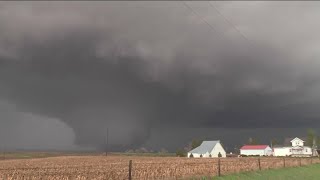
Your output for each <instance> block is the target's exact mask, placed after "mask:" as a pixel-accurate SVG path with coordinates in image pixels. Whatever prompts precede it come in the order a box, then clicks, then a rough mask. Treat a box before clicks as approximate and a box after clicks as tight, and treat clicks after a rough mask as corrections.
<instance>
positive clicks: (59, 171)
mask: <svg viewBox="0 0 320 180" xmlns="http://www.w3.org/2000/svg"><path fill="white" fill-rule="evenodd" d="M129 160H132V179H179V178H184V177H203V176H216V175H218V172H219V168H218V164H219V162H218V159H211V158H199V159H193V158H191V159H190V158H177V157H132V156H131V157H129V156H109V157H104V156H67V157H50V158H43V159H20V160H3V161H0V178H1V179H128V177H129ZM259 161H260V162H259ZM319 162H320V160H319V159H316V158H314V159H311V158H304V159H299V158H286V159H284V158H260V159H259V158H224V159H220V173H221V174H222V175H224V174H230V173H235V172H241V171H252V170H259V164H260V168H261V169H270V168H283V167H292V166H300V165H307V164H311V163H319Z"/></svg>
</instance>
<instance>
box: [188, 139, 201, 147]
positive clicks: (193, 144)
mask: <svg viewBox="0 0 320 180" xmlns="http://www.w3.org/2000/svg"><path fill="white" fill-rule="evenodd" d="M202 142H203V140H200V139H193V140H192V142H191V148H192V149H194V148H196V147H198V146H200V145H201V143H202Z"/></svg>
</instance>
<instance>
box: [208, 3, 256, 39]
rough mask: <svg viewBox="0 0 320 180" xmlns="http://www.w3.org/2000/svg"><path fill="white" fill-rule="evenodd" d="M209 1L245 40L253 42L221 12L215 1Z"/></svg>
mask: <svg viewBox="0 0 320 180" xmlns="http://www.w3.org/2000/svg"><path fill="white" fill-rule="evenodd" d="M208 3H209V5H210V6H211V7H213V8H214V9H215V10H216V11H217V13H218V14H219V15H220V16H221V17H222V18H223V19H224V20H225V21H226V22H227V23H228V24H229V25H231V26H232V27H233V29H235V30H236V31H237V32H238V33H239V34H240V35H241V37H242V38H243V39H244V40H246V41H247V42H249V43H250V44H252V42H251V41H250V40H249V39H248V38H247V36H246V35H245V34H244V33H242V32H241V31H240V30H239V29H238V28H237V26H236V25H234V24H233V23H232V22H231V21H230V20H229V19H228V18H226V17H225V16H224V15H223V14H222V13H221V11H220V10H219V9H218V8H217V7H216V6H215V5H214V4H213V3H211V1H209V2H208Z"/></svg>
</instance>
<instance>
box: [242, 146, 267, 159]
mask: <svg viewBox="0 0 320 180" xmlns="http://www.w3.org/2000/svg"><path fill="white" fill-rule="evenodd" d="M240 155H246V156H271V155H272V149H271V148H270V147H269V146H268V145H244V146H242V147H241V148H240Z"/></svg>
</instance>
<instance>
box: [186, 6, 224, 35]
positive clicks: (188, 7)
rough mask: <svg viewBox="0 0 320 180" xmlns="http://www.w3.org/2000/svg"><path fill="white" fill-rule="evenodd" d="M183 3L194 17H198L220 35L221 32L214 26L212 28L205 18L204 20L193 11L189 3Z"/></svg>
mask: <svg viewBox="0 0 320 180" xmlns="http://www.w3.org/2000/svg"><path fill="white" fill-rule="evenodd" d="M182 3H183V4H184V6H186V7H187V9H189V10H190V11H191V12H192V13H193V14H194V15H196V16H197V17H199V18H200V19H201V20H202V21H203V22H204V23H206V24H207V25H208V27H209V28H210V29H212V30H213V31H214V32H216V33H217V34H219V32H218V31H217V29H216V28H215V27H214V26H212V25H211V24H210V23H209V22H208V21H207V20H206V19H205V18H203V17H202V16H201V15H200V14H198V13H197V12H196V11H195V10H193V8H192V7H191V6H189V5H188V3H186V2H185V1H182Z"/></svg>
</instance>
